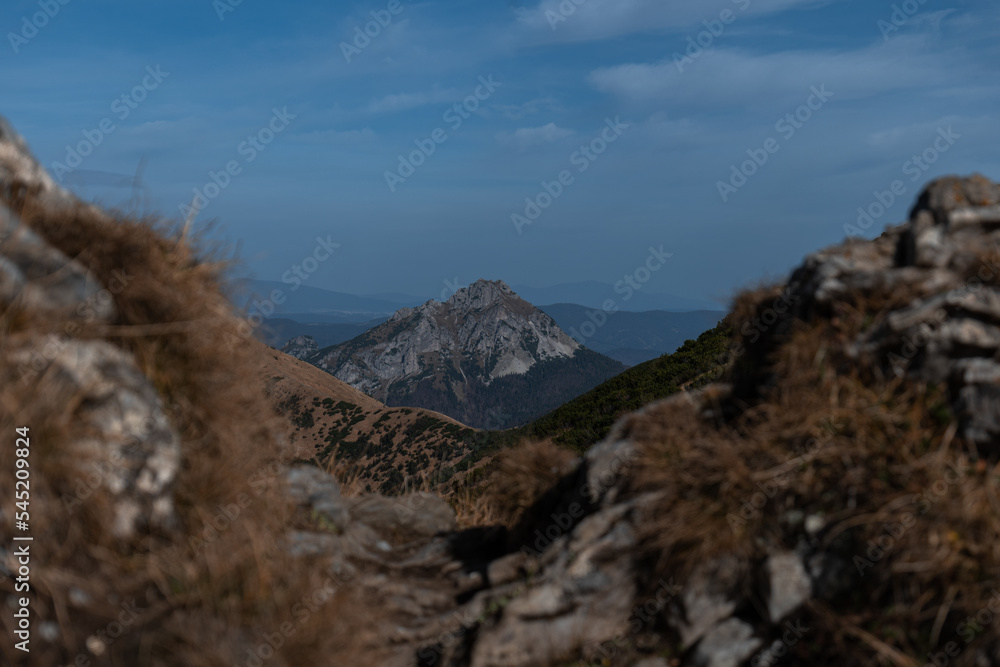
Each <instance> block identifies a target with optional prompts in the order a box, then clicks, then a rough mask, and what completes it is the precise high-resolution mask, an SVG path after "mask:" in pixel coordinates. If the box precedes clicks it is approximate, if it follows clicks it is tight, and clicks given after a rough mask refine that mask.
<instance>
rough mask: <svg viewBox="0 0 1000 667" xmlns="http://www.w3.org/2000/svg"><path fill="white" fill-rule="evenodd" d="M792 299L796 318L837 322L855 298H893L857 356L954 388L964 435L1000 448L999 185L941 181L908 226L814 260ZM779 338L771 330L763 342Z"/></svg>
mask: <svg viewBox="0 0 1000 667" xmlns="http://www.w3.org/2000/svg"><path fill="white" fill-rule="evenodd" d="M787 292H788V294H789V299H790V301H791V302H793V303H794V307H793V309H792V311H791V313H792V315H793V316H794V317H795V318H799V319H807V320H809V319H815V318H817V317H834V316H835V315H836V309H837V306H838V304H839V303H843V301H844V299H845V297H846V296H848V295H856V294H866V295H871V296H872V297H880V298H891V299H893V301H894V305H895V307H894V308H893V309H892V311H891V312H890V313H889V314H888V316H887V317H885V318H884V320H883V321H882V322H880V323H878V325H877V326H873V327H870V328H868V329H866V330H865V331H863V332H862V333H861V334H860V335H859V336H857V337H856V338H855V339H854V340H850V341H846V345H847V349H848V350H849V351H850V353H851V354H852V356H854V358H856V359H858V360H859V361H860V360H862V359H877V360H879V361H880V362H881V364H882V370H883V371H884V372H885V373H886V374H890V375H894V376H897V377H900V378H904V377H905V378H910V379H914V380H919V381H922V382H927V383H931V384H939V385H941V386H944V387H947V388H948V394H949V397H950V404H951V407H952V409H953V410H954V412H955V414H956V415H958V416H959V419H960V423H961V432H960V434H961V435H962V436H964V437H965V438H966V439H968V440H970V441H972V442H976V443H980V444H982V445H991V444H995V443H996V442H998V441H1000V185H997V184H995V183H992V182H990V181H989V180H987V179H986V178H984V177H983V176H973V177H971V178H968V179H959V178H944V179H940V180H938V181H935V182H934V183H932V184H931V185H930V186H928V187H927V188H926V189H925V190H924V192H923V193H922V194H921V196H920V198H919V200H918V201H917V203H916V205H915V206H914V208H913V210H912V212H911V216H910V221H909V222H908V223H907V224H905V225H901V226H897V227H890V228H889V229H887V230H886V231H885V233H884V234H882V235H881V236H880V237H879V238H877V239H875V240H874V241H872V242H864V243H858V242H851V243H847V244H845V245H842V246H835V247H833V248H828V249H826V250H823V251H821V252H818V253H815V254H813V255H810V256H809V257H808V258H807V259H806V261H805V262H804V263H803V265H802V266H801V267H800V268H799V269H797V270H796V271H795V272H794V273H793V274H792V277H791V280H790V281H789V285H788V289H787ZM789 321H791V320H789ZM781 333H782V332H781V330H780V329H779V328H775V329H773V330H772V331H770V332H767V333H765V341H764V343H763V344H764V345H767V344H768V341H767V340H766V339H767V338H769V337H777V338H780V336H781ZM773 342H774V343H775V344H777V343H778V340H777V339H776V340H775V341H773Z"/></svg>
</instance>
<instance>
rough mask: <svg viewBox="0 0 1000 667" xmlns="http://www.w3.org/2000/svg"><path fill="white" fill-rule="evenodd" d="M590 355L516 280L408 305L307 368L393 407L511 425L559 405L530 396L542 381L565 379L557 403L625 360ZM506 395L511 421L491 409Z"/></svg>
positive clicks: (553, 395)
mask: <svg viewBox="0 0 1000 667" xmlns="http://www.w3.org/2000/svg"><path fill="white" fill-rule="evenodd" d="M582 350H584V348H582V346H581V345H580V344H579V343H578V342H577V341H575V340H573V338H571V337H570V336H569V335H568V334H567V333H566V332H565V331H563V330H562V329H561V328H559V325H558V324H556V322H555V320H553V319H552V318H551V317H550V316H549V315H547V314H545V313H543V312H542V311H540V310H538V309H537V308H535V307H534V306H532V305H531V304H530V303H528V302H527V301H525V300H524V299H522V298H521V297H519V296H518V295H517V294H515V293H514V290H512V289H511V288H510V286H509V285H507V283H505V282H503V281H502V280H477V281H476V282H474V283H472V284H471V285H469V286H468V287H463V288H462V289H460V290H458V291H456V292H455V294H453V295H452V296H451V298H450V299H448V300H447V301H445V302H444V303H442V302H440V301H428V302H427V303H425V304H424V305H422V306H418V307H416V308H403V309H401V310H399V311H397V312H396V313H395V314H394V315H393V316H392V317H391V318H390V319H389V321H388V322H386V323H385V324H383V325H381V326H378V327H375V328H374V329H371V330H370V331H368V332H366V333H364V334H362V335H361V336H359V337H358V338H355V339H353V340H351V341H348V342H346V343H342V344H340V345H337V346H334V347H332V348H327V349H325V350H321V351H319V352H318V353H316V354H314V355H311V356H310V357H308V359H307V361H309V362H310V363H313V364H314V365H316V366H319V367H320V368H322V369H323V370H326V371H328V372H330V373H332V374H333V375H334V376H336V377H337V378H339V379H341V380H343V381H344V382H347V383H348V384H350V385H351V386H353V387H355V388H356V389H359V390H361V391H363V392H365V393H366V394H368V395H370V396H373V397H375V398H377V399H378V400H380V401H383V402H385V403H386V404H388V405H411V406H415V407H426V408H428V409H432V410H436V411H438V412H443V413H444V414H446V415H448V416H451V417H454V418H455V419H459V420H461V421H463V422H464V423H466V424H469V425H471V426H475V427H490V428H498V427H499V428H506V427H507V426H511V425H513V424H514V423H517V422H518V421H523V420H524V419H527V418H530V417H533V416H537V415H536V414H535V413H534V412H532V410H533V409H535V408H537V410H536V411H539V412H538V414H541V412H540V411H544V410H545V409H547V408H549V407H550V406H548V404H547V403H546V402H545V400H541V399H536V398H535V397H534V396H533V397H532V399H531V400H527V399H526V398H525V396H526V395H527V394H528V393H531V392H533V391H534V390H535V386H534V384H533V383H535V382H537V380H536V378H540V377H543V376H546V377H549V380H552V382H550V384H559V382H558V381H555V380H553V377H555V376H556V375H557V374H561V375H560V377H561V378H562V379H561V382H562V385H560V386H559V387H558V388H557V389H552V388H549V389H547V390H546V391H547V393H548V394H551V395H547V396H546V397H545V399H546V400H549V399H551V400H550V401H549V402H552V401H555V400H560V401H561V398H560V397H562V398H570V397H572V396H574V395H576V394H578V393H582V392H583V391H586V389H587V388H589V387H591V386H594V385H596V384H599V383H600V382H601V381H603V380H604V379H607V378H608V377H610V376H611V375H614V373H616V372H618V371H619V370H620V365H619V364H618V362H614V361H612V360H610V359H607V358H605V357H601V356H600V355H597V354H596V353H594V352H592V351H590V350H585V351H583V352H581V351H582ZM487 388H489V389H488V390H487ZM560 392H563V394H565V396H563V395H562V394H560ZM500 398H504V400H506V401H507V402H508V403H510V405H512V406H514V407H512V408H510V409H509V410H507V411H506V412H508V413H509V414H506V415H501V416H497V415H492V414H488V413H489V411H488V410H487V408H486V407H485V406H488V405H489V406H492V407H496V402H497V401H498V400H500ZM508 399H509V400H508ZM501 402H503V401H501ZM557 404H558V403H557ZM525 405H531V408H525V407H524V406H525ZM551 407H554V406H551ZM515 408H516V410H515Z"/></svg>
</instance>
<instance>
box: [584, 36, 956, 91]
mask: <svg viewBox="0 0 1000 667" xmlns="http://www.w3.org/2000/svg"><path fill="white" fill-rule="evenodd" d="M922 45H923V41H922V40H920V39H918V38H904V37H900V38H899V39H896V40H893V41H892V42H890V43H888V44H883V43H880V44H876V45H874V46H871V47H867V48H864V49H859V50H855V51H847V52H829V51H783V52H777V53H767V54H752V53H747V52H744V51H738V50H733V49H722V48H715V49H709V50H706V51H704V52H703V53H702V54H700V55H698V56H697V57H696V58H695V59H693V61H690V62H687V63H681V65H680V66H678V64H677V63H676V62H675V59H674V58H673V57H668V58H667V59H665V60H663V61H660V62H657V63H631V64H625V65H618V66H615V67H605V68H601V69H597V70H594V71H593V72H592V73H591V74H590V77H589V80H590V83H591V84H592V85H593V86H594V87H595V88H596V89H598V90H600V91H602V92H605V93H608V94H611V95H615V96H617V97H620V98H622V99H624V100H630V101H634V102H642V101H650V100H663V99H669V100H671V102H681V103H686V104H690V105H697V106H719V105H722V106H733V105H747V106H753V105H756V104H762V105H767V104H773V103H774V101H775V100H780V101H788V102H791V101H792V100H795V99H798V98H800V97H802V96H804V95H806V94H807V93H808V90H809V88H810V86H813V85H815V86H821V85H826V86H827V87H828V89H829V90H831V91H832V92H833V93H834V95H835V96H836V97H835V99H838V100H842V99H857V98H862V97H868V96H871V95H876V94H879V93H884V92H887V91H892V90H898V89H903V88H909V87H914V86H928V85H934V84H943V83H946V82H947V81H948V80H949V77H950V76H951V75H949V72H948V66H947V65H946V64H945V63H944V62H943V61H942V59H941V58H940V57H937V56H933V55H931V54H929V53H927V52H926V51H925V50H924V49H922Z"/></svg>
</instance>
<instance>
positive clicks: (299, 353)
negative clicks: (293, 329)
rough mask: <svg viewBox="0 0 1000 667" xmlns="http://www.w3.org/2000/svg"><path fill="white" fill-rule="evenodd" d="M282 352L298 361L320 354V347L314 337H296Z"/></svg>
mask: <svg viewBox="0 0 1000 667" xmlns="http://www.w3.org/2000/svg"><path fill="white" fill-rule="evenodd" d="M281 351H282V352H284V353H285V354H287V355H289V356H292V357H295V358H296V359H306V358H308V357H311V356H312V355H314V354H316V353H317V352H319V345H318V344H317V343H316V339H315V338H313V337H312V336H296V337H295V338H292V339H291V340H289V341H288V342H287V343H285V344H284V345H283V346H282V347H281Z"/></svg>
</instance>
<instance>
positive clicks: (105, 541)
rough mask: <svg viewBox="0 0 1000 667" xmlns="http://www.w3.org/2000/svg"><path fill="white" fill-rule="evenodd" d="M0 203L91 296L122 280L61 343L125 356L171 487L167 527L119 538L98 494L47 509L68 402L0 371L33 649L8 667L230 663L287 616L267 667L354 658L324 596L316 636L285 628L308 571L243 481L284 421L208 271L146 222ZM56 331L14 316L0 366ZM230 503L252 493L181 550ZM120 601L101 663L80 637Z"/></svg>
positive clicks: (271, 488)
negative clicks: (126, 622)
mask: <svg viewBox="0 0 1000 667" xmlns="http://www.w3.org/2000/svg"><path fill="white" fill-rule="evenodd" d="M11 203H12V205H15V206H17V208H18V212H19V213H20V215H21V217H22V219H23V221H24V222H25V223H26V224H28V225H30V226H31V227H32V228H34V229H35V230H36V231H37V232H38V233H39V234H40V235H41V236H43V237H44V238H45V239H46V240H47V241H48V242H49V243H50V244H51V245H53V246H55V247H56V248H58V249H60V250H61V251H62V252H63V253H65V254H66V255H67V256H69V257H71V258H75V259H77V260H78V261H79V262H81V263H82V264H83V265H84V266H86V267H87V268H88V269H89V270H90V272H91V273H92V274H93V275H94V276H95V277H96V279H97V280H98V281H99V282H101V283H102V284H105V285H107V284H108V283H109V281H110V280H111V279H112V276H113V272H116V271H123V272H124V273H126V274H128V275H129V276H132V278H131V280H130V282H129V284H128V286H127V287H126V288H125V289H124V290H122V291H120V292H119V293H118V294H116V295H114V301H115V306H116V308H117V311H118V313H119V319H118V321H117V322H115V323H114V324H113V325H112V326H110V327H108V326H97V325H94V324H90V325H88V326H87V327H85V328H84V330H83V331H82V332H81V333H80V334H79V335H78V338H81V339H89V338H95V339H104V340H108V341H110V342H112V343H113V344H115V345H117V346H118V347H120V348H122V349H123V350H125V351H127V352H129V353H130V354H131V355H132V356H133V357H134V358H135V359H136V361H137V363H138V365H139V367H140V368H141V369H142V371H143V372H144V373H145V374H146V376H147V377H149V378H150V379H151V381H152V382H153V384H154V385H155V387H156V389H157V390H158V392H159V394H160V396H161V398H162V401H163V404H164V406H165V409H166V411H167V414H168V416H169V418H170V420H171V423H172V426H173V428H174V429H175V430H176V431H177V432H178V433H179V434H180V436H181V440H182V445H181V446H182V470H181V473H180V474H179V478H178V481H177V483H176V487H175V488H174V497H175V500H176V505H177V510H178V515H179V519H180V526H179V527H178V528H177V529H176V530H168V531H157V532H150V533H149V534H148V535H146V536H144V537H142V538H141V539H139V540H138V541H136V543H129V544H125V543H122V542H120V541H118V540H116V539H115V538H113V537H112V536H111V534H110V531H109V530H108V529H107V525H108V523H109V517H110V511H109V505H110V502H111V501H110V499H109V497H108V496H107V495H105V494H104V493H102V492H100V491H98V492H97V493H96V494H95V495H94V496H93V497H91V498H89V499H87V500H86V501H85V502H84V503H83V504H82V505H81V506H80V508H79V511H78V512H76V513H75V514H74V515H73V516H70V515H68V514H67V512H66V511H65V508H64V507H63V505H62V502H61V500H60V498H61V497H62V496H63V495H64V494H65V493H67V492H69V493H72V490H73V489H74V487H75V484H76V483H77V482H78V481H79V474H80V473H79V471H78V470H77V469H76V468H75V466H74V463H75V461H74V460H73V451H72V443H73V442H74V441H76V440H77V439H79V437H80V436H81V435H82V434H80V433H78V432H75V431H74V429H73V419H72V412H73V409H74V405H75V403H74V401H75V400H76V399H75V397H73V396H60V395H57V394H56V393H54V390H53V387H54V386H55V385H54V384H53V383H50V382H49V381H48V380H47V379H46V378H45V377H42V378H41V379H39V380H38V381H37V382H33V383H29V384H27V385H22V383H21V382H20V381H18V379H17V377H18V375H17V369H16V368H14V367H12V366H11V365H10V364H9V363H4V364H3V366H2V367H0V376H2V383H0V433H2V434H4V435H3V437H4V438H7V437H8V436H12V434H13V429H14V428H15V427H16V426H30V427H31V434H32V442H33V443H34V445H33V449H32V454H31V456H32V458H31V466H32V496H31V498H32V501H31V503H32V504H31V509H32V526H33V535H34V537H35V545H37V547H36V548H37V552H36V553H38V556H37V557H36V559H35V560H34V561H33V584H34V593H35V597H34V598H33V602H32V605H33V606H32V609H33V611H34V612H35V613H36V614H37V616H36V617H35V619H34V621H33V624H34V628H35V631H36V634H35V637H34V639H35V641H34V642H33V644H32V646H33V648H35V647H37V650H35V651H33V652H32V653H31V655H30V661H29V662H28V663H24V664H38V665H47V666H48V665H54V664H61V663H60V661H66V662H71V661H73V660H74V659H75V657H76V656H77V655H78V654H84V655H85V656H86V657H87V658H89V659H90V660H91V664H142V665H233V664H240V665H242V664H244V661H245V660H246V659H247V657H248V654H247V650H248V649H249V648H251V647H256V646H258V645H260V644H262V643H263V642H264V639H263V637H264V634H265V633H273V632H275V630H276V629H277V628H279V627H280V626H281V625H282V624H283V623H286V622H292V623H293V624H294V626H295V630H296V632H295V633H294V634H293V635H292V636H291V637H288V638H286V639H285V640H284V642H283V646H282V647H281V648H280V649H278V650H277V651H276V655H275V657H273V658H272V659H271V661H270V664H275V665H299V664H325V662H326V661H327V660H328V659H329V657H330V656H334V655H336V656H340V657H341V658H345V659H348V660H355V658H351V657H350V652H349V647H350V642H349V641H348V637H350V636H351V635H352V634H353V633H352V631H351V626H352V623H355V622H361V619H360V616H361V615H360V614H358V613H357V610H354V611H352V612H351V614H349V615H345V616H346V617H348V618H351V619H354V620H353V621H351V622H348V621H346V620H344V621H342V622H340V621H337V620H335V619H336V618H337V609H338V608H339V602H337V601H336V600H334V601H333V602H331V603H329V605H328V606H327V607H325V612H324V614H323V615H324V617H325V622H324V623H321V624H317V623H315V622H311V623H303V624H301V625H297V624H296V618H295V617H294V616H293V614H292V607H293V605H294V603H295V602H296V601H299V600H301V599H302V598H303V597H304V596H307V595H308V594H310V593H311V592H312V591H313V590H314V589H315V585H316V581H314V579H315V576H314V575H310V574H307V573H306V574H303V573H302V569H301V564H296V562H295V561H293V560H292V559H291V558H290V557H289V556H288V555H287V554H286V553H285V550H284V548H283V546H282V544H281V536H282V535H283V534H284V532H285V531H286V529H287V525H286V521H287V520H288V519H289V517H290V516H291V509H290V508H289V507H288V506H287V503H286V502H285V501H283V500H282V499H281V498H280V497H279V496H278V495H277V494H276V493H275V489H276V486H275V484H269V485H268V486H267V488H265V489H261V487H259V486H257V487H254V486H252V485H251V483H250V482H251V478H252V477H253V476H254V475H258V476H260V475H261V473H262V471H267V470H274V469H275V468H274V467H273V464H274V463H276V462H277V461H279V460H280V459H281V457H282V451H280V450H281V445H280V443H283V442H287V426H286V424H285V422H284V421H283V420H282V419H280V418H279V417H278V416H277V415H276V414H275V413H274V412H273V411H272V410H271V408H270V407H269V404H268V402H267V399H266V397H265V395H264V391H263V387H262V386H261V384H260V382H259V381H258V379H257V378H256V375H255V369H254V364H255V360H254V353H255V352H254V350H255V349H256V346H254V345H250V344H247V343H248V341H246V339H245V338H244V337H243V336H242V335H241V331H240V328H239V320H238V319H237V318H236V317H235V316H234V315H233V314H232V313H231V312H230V308H229V306H228V304H227V302H226V300H225V299H224V298H223V296H222V295H221V294H220V287H221V285H222V281H223V278H222V272H223V270H224V268H225V265H224V264H223V263H220V262H217V261H213V260H212V258H210V257H203V256H199V254H198V252H197V251H196V247H197V244H196V243H193V242H192V241H191V240H190V239H185V238H183V237H182V236H181V235H180V234H178V233H176V232H175V231H172V230H171V229H170V228H169V227H168V226H166V225H165V224H163V223H160V222H158V221H155V220H133V219H128V218H126V217H118V218H116V219H111V218H109V217H106V216H105V215H103V214H100V213H97V212H95V211H93V210H92V209H90V208H87V207H82V206H81V207H79V208H77V209H75V210H72V211H61V212H59V213H57V214H54V213H52V212H50V211H48V210H46V209H45V208H43V207H41V206H39V205H38V204H37V203H36V202H35V201H34V200H33V199H32V198H31V197H30V196H27V197H26V198H24V199H21V200H19V201H15V202H11ZM64 329H65V322H58V321H47V320H44V319H40V318H38V317H37V314H34V313H31V312H26V311H23V310H22V311H19V312H7V313H3V317H2V319H0V358H3V359H6V358H7V357H6V355H5V354H2V352H3V349H10V348H13V347H15V346H17V345H19V344H21V343H23V342H26V341H30V340H33V339H36V337H38V336H40V335H42V334H43V333H45V332H62V331H63V330H64ZM12 471H13V454H12V451H11V448H10V447H7V446H6V445H5V446H3V447H0V487H2V488H5V489H8V488H13V482H12V474H13V473H12ZM272 479H273V477H272ZM257 492H260V493H259V495H257ZM241 493H246V494H248V495H250V496H251V497H252V499H253V500H252V502H251V504H250V505H249V506H248V507H247V508H245V509H244V510H243V512H242V513H241V515H240V517H239V518H238V519H236V520H234V521H233V522H232V526H231V527H230V528H229V529H227V530H223V531H221V532H220V533H219V536H218V538H217V539H215V540H214V541H210V542H209V543H207V545H206V546H205V547H204V549H202V550H198V551H197V552H196V551H195V550H193V549H192V546H191V541H190V540H191V538H193V537H203V536H204V532H203V531H204V530H205V527H206V525H205V521H206V520H207V519H208V518H209V517H210V516H211V515H212V514H213V513H214V512H215V511H216V509H217V507H218V506H219V505H228V504H231V503H233V502H234V501H235V499H236V498H237V496H238V495H239V494H241ZM2 502H3V503H4V508H5V511H8V509H12V508H8V507H7V505H8V504H9V503H11V502H12V500H11V499H9V498H4V499H3V501H2ZM11 585H12V582H11V581H6V582H4V583H3V584H2V585H0V590H5V591H7V592H10V591H11ZM71 589H79V590H80V591H84V592H86V594H87V595H88V596H89V597H90V598H91V600H92V601H93V602H92V603H90V604H88V605H86V606H85V610H86V611H81V610H80V609H78V608H77V607H76V606H74V603H73V601H72V600H71V599H70V590H71ZM132 598H134V599H135V600H136V601H137V604H138V606H139V608H141V609H144V611H143V613H141V614H140V615H139V617H138V619H137V620H136V622H135V623H134V624H133V625H131V626H130V627H129V628H128V629H127V631H126V633H125V634H124V635H123V636H122V637H121V638H119V639H118V640H116V641H115V642H114V643H113V644H112V645H111V646H110V647H108V650H107V652H105V653H104V654H103V656H101V657H97V656H94V655H92V654H91V653H90V652H88V651H87V650H86V648H85V647H86V640H87V638H88V637H89V636H91V635H92V634H94V633H95V632H97V631H98V630H102V629H104V628H106V627H108V625H109V623H112V622H114V621H115V619H116V617H117V616H118V615H119V613H120V612H121V611H122V608H121V604H122V603H123V602H127V601H128V600H130V599H132ZM43 620H48V621H54V622H56V623H58V625H59V628H60V636H59V638H58V639H57V640H56V641H55V642H52V643H51V644H48V645H47V648H46V644H45V643H43V642H42V641H41V640H39V639H38V636H37V630H38V627H39V623H41V622H42V621H43ZM4 650H5V651H6V650H7V647H6V646H5V648H4ZM11 658H12V659H13V658H17V659H21V658H23V656H20V655H19V654H18V655H16V656H11ZM352 664H363V663H360V662H353V663H352Z"/></svg>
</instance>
